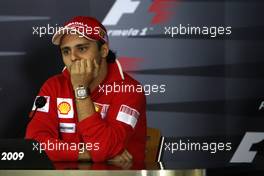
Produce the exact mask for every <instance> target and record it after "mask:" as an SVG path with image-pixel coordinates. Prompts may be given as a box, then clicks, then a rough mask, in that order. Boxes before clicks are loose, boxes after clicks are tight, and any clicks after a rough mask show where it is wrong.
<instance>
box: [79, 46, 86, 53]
mask: <svg viewBox="0 0 264 176" xmlns="http://www.w3.org/2000/svg"><path fill="white" fill-rule="evenodd" d="M78 49H79V51H81V52H84V51H86V50H87V47H79V48H78Z"/></svg>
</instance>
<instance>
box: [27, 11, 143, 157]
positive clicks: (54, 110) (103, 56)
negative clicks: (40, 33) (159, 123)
mask: <svg viewBox="0 0 264 176" xmlns="http://www.w3.org/2000/svg"><path fill="white" fill-rule="evenodd" d="M52 42H53V44H55V45H59V46H60V49H61V53H62V58H63V62H64V64H65V66H66V68H65V69H64V70H63V72H62V73H61V74H59V75H55V76H53V77H51V78H50V79H48V80H47V81H46V82H45V83H44V85H43V86H42V88H41V90H40V92H39V94H38V96H44V97H45V98H46V100H47V102H46V104H45V106H44V107H42V108H39V109H37V111H36V114H35V115H34V117H33V119H32V120H31V122H30V123H29V124H28V127H27V131H26V138H27V139H35V140H37V141H38V142H40V144H41V146H42V147H44V146H45V147H44V148H45V151H46V153H47V155H48V156H49V158H50V159H51V160H52V161H77V160H85V161H94V162H101V161H108V160H111V161H121V162H123V161H132V160H133V161H144V157H145V144H146V112H145V111H146V98H145V95H144V93H143V92H138V91H137V92H136V91H119V92H117V91H111V92H110V93H109V91H108V93H107V94H106V92H105V88H106V87H107V88H108V89H109V88H110V87H111V88H112V87H113V86H114V85H119V86H124V85H127V86H134V87H136V86H139V83H138V82H137V81H135V80H134V79H133V78H131V77H130V76H129V75H127V74H126V73H124V72H123V71H122V68H121V65H120V63H119V62H118V60H116V59H115V54H114V53H113V52H112V51H111V50H109V41H108V36H107V31H106V29H105V27H104V26H103V25H102V24H101V23H100V22H98V21H97V20H96V19H95V18H92V17H84V16H78V17H74V18H73V19H72V20H70V21H69V22H67V23H66V24H65V26H64V28H63V29H61V30H59V31H57V33H55V34H54V36H53V38H52ZM112 90H113V88H112ZM35 108H36V107H35V106H33V110H35ZM80 143H82V144H84V145H85V146H86V147H85V150H83V147H82V148H80V146H81V145H79V144H80ZM74 144H76V145H75V147H73V146H74ZM84 145H82V146H84ZM48 146H49V147H50V146H51V147H50V148H52V150H49V149H48ZM69 146H70V147H69ZM76 146H78V147H76ZM87 146H88V147H87Z"/></svg>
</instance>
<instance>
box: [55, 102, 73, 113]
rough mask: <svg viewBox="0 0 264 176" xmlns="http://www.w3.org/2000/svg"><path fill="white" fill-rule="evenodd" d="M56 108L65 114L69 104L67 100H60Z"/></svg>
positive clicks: (69, 108)
mask: <svg viewBox="0 0 264 176" xmlns="http://www.w3.org/2000/svg"><path fill="white" fill-rule="evenodd" d="M58 110H59V111H60V113H61V114H64V115H67V114H68V113H69V112H70V110H71V105H70V104H69V103H68V102H61V103H60V104H59V105H58Z"/></svg>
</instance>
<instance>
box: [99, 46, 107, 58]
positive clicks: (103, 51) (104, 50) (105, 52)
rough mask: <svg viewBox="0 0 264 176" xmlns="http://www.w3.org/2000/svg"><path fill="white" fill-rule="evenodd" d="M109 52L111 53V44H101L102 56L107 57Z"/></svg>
mask: <svg viewBox="0 0 264 176" xmlns="http://www.w3.org/2000/svg"><path fill="white" fill-rule="evenodd" d="M108 53H109V46H108V44H106V43H105V44H103V45H102V46H101V50H100V54H101V57H102V58H106V57H107V55H108Z"/></svg>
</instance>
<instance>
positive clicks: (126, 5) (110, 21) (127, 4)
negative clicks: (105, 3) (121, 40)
mask: <svg viewBox="0 0 264 176" xmlns="http://www.w3.org/2000/svg"><path fill="white" fill-rule="evenodd" d="M139 3H140V1H132V0H116V2H115V3H114V5H113V6H112V8H111V9H110V11H109V12H108V14H107V15H106V17H105V19H104V20H103V25H106V26H113V25H117V23H118V21H119V20H120V19H121V17H122V16H123V15H124V14H126V13H128V14H129V13H132V14H133V13H134V12H135V11H136V9H137V7H138V5H139Z"/></svg>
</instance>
